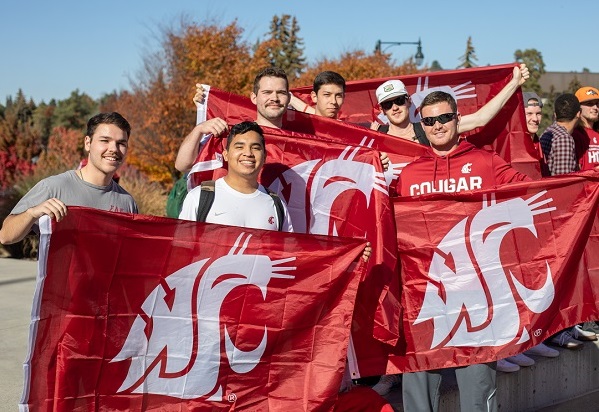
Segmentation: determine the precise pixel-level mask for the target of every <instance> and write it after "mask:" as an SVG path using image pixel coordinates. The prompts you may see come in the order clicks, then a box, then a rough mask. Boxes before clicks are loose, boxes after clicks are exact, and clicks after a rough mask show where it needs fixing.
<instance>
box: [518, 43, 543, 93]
mask: <svg viewBox="0 0 599 412" xmlns="http://www.w3.org/2000/svg"><path fill="white" fill-rule="evenodd" d="M514 58H515V59H516V61H517V62H518V63H524V64H526V66H527V67H528V70H529V72H530V77H529V79H528V80H527V81H526V83H525V84H524V87H525V89H526V90H527V91H534V92H535V93H537V94H539V95H540V96H543V95H544V93H543V91H542V90H541V84H540V83H539V81H540V79H541V76H542V75H543V74H545V62H544V61H543V55H542V54H541V52H540V51H538V50H536V49H526V50H520V49H518V50H516V51H515V52H514ZM545 95H546V93H545Z"/></svg>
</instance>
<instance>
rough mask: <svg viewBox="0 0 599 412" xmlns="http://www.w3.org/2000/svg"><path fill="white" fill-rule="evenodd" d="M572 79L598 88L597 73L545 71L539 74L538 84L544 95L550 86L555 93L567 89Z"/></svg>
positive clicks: (547, 92) (598, 78)
mask: <svg viewBox="0 0 599 412" xmlns="http://www.w3.org/2000/svg"><path fill="white" fill-rule="evenodd" d="M574 79H578V82H579V83H580V84H581V85H582V86H593V87H597V88H599V73H576V72H547V73H545V74H543V75H542V76H541V78H540V80H539V84H540V85H541V88H542V89H543V95H545V96H546V95H548V94H549V93H550V91H551V86H553V88H554V91H555V93H562V92H565V91H568V86H569V85H570V82H572V80H574ZM524 87H526V85H524Z"/></svg>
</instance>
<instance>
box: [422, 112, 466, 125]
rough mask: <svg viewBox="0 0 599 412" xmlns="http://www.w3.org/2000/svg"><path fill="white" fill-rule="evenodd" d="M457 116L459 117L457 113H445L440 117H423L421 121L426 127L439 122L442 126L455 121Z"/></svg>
mask: <svg viewBox="0 0 599 412" xmlns="http://www.w3.org/2000/svg"><path fill="white" fill-rule="evenodd" d="M457 115H458V114H457V113H443V114H440V115H439V116H432V117H423V118H422V119H420V121H421V122H422V124H423V125H425V126H434V125H435V123H437V122H439V123H441V124H445V123H447V122H450V121H452V120H453V119H455V118H456V117H457Z"/></svg>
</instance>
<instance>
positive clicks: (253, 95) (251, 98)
mask: <svg viewBox="0 0 599 412" xmlns="http://www.w3.org/2000/svg"><path fill="white" fill-rule="evenodd" d="M250 100H251V101H252V103H254V104H256V93H254V92H251V93H250Z"/></svg>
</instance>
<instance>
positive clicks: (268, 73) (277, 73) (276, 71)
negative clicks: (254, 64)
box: [254, 66, 289, 94]
mask: <svg viewBox="0 0 599 412" xmlns="http://www.w3.org/2000/svg"><path fill="white" fill-rule="evenodd" d="M263 77H278V78H279V79H283V80H285V88H286V89H287V90H289V80H288V79H287V73H285V70H283V69H281V68H279V67H274V66H271V67H265V68H264V69H262V70H260V71H259V72H258V74H257V75H256V78H255V79H254V94H258V91H259V90H260V80H262V78H263Z"/></svg>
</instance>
